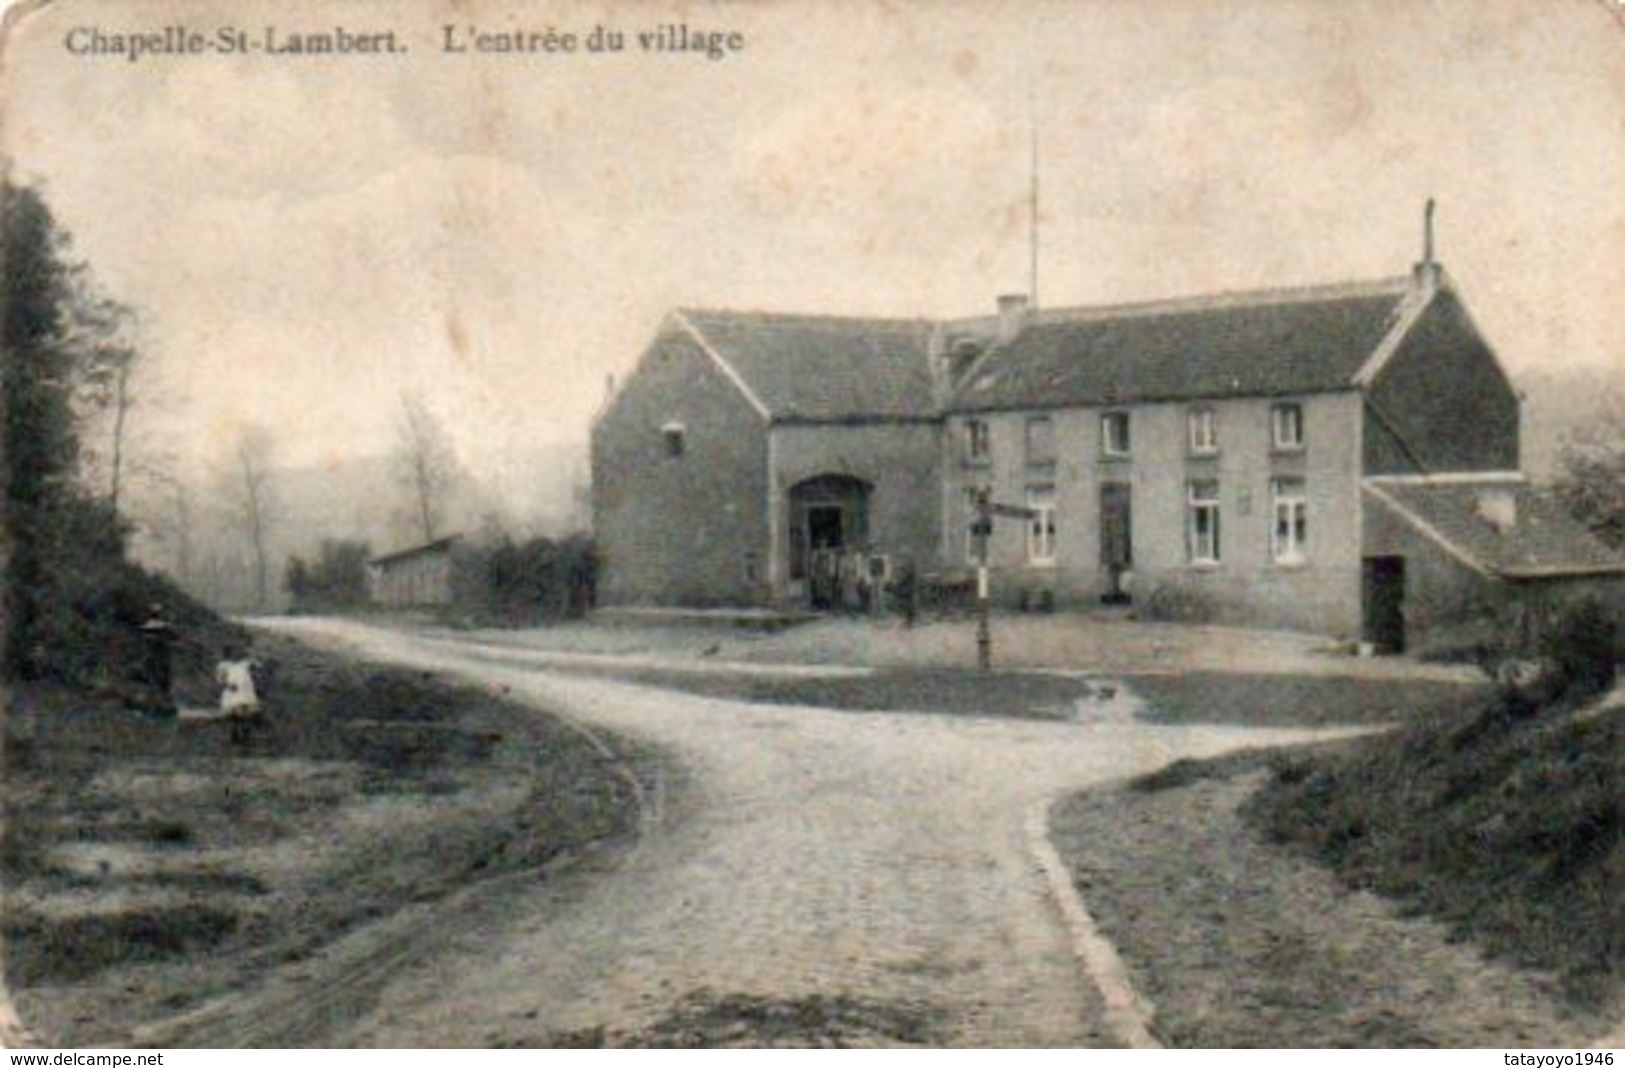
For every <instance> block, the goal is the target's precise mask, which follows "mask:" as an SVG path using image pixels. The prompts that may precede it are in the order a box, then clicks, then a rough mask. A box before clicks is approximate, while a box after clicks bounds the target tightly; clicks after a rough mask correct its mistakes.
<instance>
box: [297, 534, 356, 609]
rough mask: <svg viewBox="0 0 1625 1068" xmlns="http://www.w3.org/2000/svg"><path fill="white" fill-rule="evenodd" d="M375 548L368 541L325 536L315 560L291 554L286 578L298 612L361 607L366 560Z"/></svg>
mask: <svg viewBox="0 0 1625 1068" xmlns="http://www.w3.org/2000/svg"><path fill="white" fill-rule="evenodd" d="M371 556H372V551H371V550H370V549H369V548H368V547H367V545H366V543H365V542H359V541H343V540H338V539H333V538H324V539H323V540H322V545H321V551H320V555H319V557H318V558H317V560H316V562H315V563H314V564H307V563H306V562H305V561H304V559H303V558H301V557H298V556H292V557H289V558H288V570H287V577H286V578H285V579H284V583H285V584H286V588H287V590H288V596H289V597H291V598H292V599H293V610H294V611H296V612H303V611H312V612H325V611H333V610H335V609H339V610H342V609H353V608H360V607H362V606H364V605H365V604H366V603H367V561H368V560H369V559H370V558H371Z"/></svg>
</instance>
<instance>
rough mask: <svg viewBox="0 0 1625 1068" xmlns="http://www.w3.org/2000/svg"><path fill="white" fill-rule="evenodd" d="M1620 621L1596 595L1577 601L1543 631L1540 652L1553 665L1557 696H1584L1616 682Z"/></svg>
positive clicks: (1576, 697) (1573, 697)
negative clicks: (1615, 619) (1617, 623)
mask: <svg viewBox="0 0 1625 1068" xmlns="http://www.w3.org/2000/svg"><path fill="white" fill-rule="evenodd" d="M1616 630H1617V627H1616V624H1615V622H1614V619H1613V617H1612V616H1611V615H1610V614H1609V612H1608V610H1607V608H1605V607H1604V606H1603V604H1602V603H1601V602H1600V601H1598V600H1597V599H1596V598H1594V597H1585V598H1582V599H1580V600H1578V601H1575V602H1574V603H1573V604H1572V605H1570V606H1569V607H1568V608H1566V609H1565V610H1564V611H1563V612H1561V613H1560V614H1559V615H1558V616H1557V618H1556V619H1555V620H1554V621H1553V622H1552V624H1551V625H1550V626H1549V627H1547V628H1546V629H1545V630H1544V631H1543V632H1542V634H1541V639H1540V643H1539V645H1540V654H1541V659H1542V660H1544V661H1545V662H1546V663H1547V664H1548V665H1549V667H1550V671H1551V674H1552V687H1553V692H1554V695H1555V696H1558V697H1564V698H1568V699H1571V700H1583V699H1584V698H1586V697H1589V696H1591V695H1593V694H1598V693H1602V692H1603V691H1605V690H1607V689H1608V688H1609V687H1611V686H1612V685H1613V684H1614V669H1615V662H1616V657H1617V655H1618V644H1617V634H1616Z"/></svg>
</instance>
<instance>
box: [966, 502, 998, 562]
mask: <svg viewBox="0 0 1625 1068" xmlns="http://www.w3.org/2000/svg"><path fill="white" fill-rule="evenodd" d="M992 497H993V487H992V486H989V485H987V484H986V483H977V484H975V485H970V486H966V487H965V488H964V498H963V500H964V506H965V523H964V526H963V527H962V528H961V529H963V530H964V532H965V562H966V563H967V564H972V565H974V564H980V563H981V562H982V558H981V556H980V555H979V554H978V553H977V552H976V519H977V515H978V513H979V511H980V509H978V508H977V504H978V503H979V502H980V501H982V500H991V499H992Z"/></svg>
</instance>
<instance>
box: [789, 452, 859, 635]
mask: <svg viewBox="0 0 1625 1068" xmlns="http://www.w3.org/2000/svg"><path fill="white" fill-rule="evenodd" d="M869 493H870V487H869V484H868V483H867V482H864V481H862V480H861V479H856V478H852V477H850V476H848V475H820V476H819V477H817V478H809V479H807V480H806V481H804V482H798V483H796V484H795V485H794V486H791V487H790V495H789V497H790V499H789V506H790V515H789V533H790V580H791V582H792V583H797V584H800V585H799V587H798V589H799V592H800V593H801V594H802V595H804V596H806V598H807V601H808V603H809V604H810V605H811V606H812V607H814V608H830V607H833V606H834V601H835V584H836V583H835V580H836V577H837V573H836V572H837V558H838V557H839V556H840V555H841V554H842V553H843V552H845V551H846V550H849V549H858V548H861V547H862V546H863V544H864V543H865V542H866V541H867V540H868V537H869Z"/></svg>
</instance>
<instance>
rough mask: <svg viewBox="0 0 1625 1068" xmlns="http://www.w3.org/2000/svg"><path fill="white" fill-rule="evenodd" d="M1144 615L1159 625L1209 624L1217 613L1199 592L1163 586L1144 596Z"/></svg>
mask: <svg viewBox="0 0 1625 1068" xmlns="http://www.w3.org/2000/svg"><path fill="white" fill-rule="evenodd" d="M1144 615H1145V618H1146V619H1149V620H1153V621H1156V622H1159V623H1211V622H1213V621H1214V619H1215V618H1216V617H1217V615H1218V613H1217V611H1216V610H1215V609H1214V606H1213V600H1212V598H1211V597H1209V596H1208V595H1207V594H1206V593H1203V592H1202V591H1201V590H1193V589H1190V588H1189V587H1186V586H1175V585H1172V584H1163V585H1159V586H1156V587H1153V588H1152V590H1151V592H1150V593H1149V594H1147V595H1146V598H1145V610H1144Z"/></svg>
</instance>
